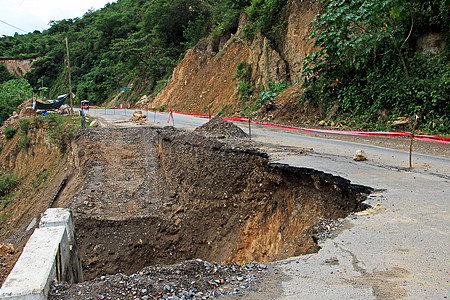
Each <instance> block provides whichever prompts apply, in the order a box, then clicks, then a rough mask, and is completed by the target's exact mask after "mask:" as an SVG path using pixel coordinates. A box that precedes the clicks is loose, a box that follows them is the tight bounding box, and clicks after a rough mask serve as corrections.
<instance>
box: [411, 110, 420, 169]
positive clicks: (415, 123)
mask: <svg viewBox="0 0 450 300" xmlns="http://www.w3.org/2000/svg"><path fill="white" fill-rule="evenodd" d="M418 119H419V116H417V115H416V121H415V122H414V127H413V130H412V133H411V143H410V144H409V168H410V169H412V146H413V141H414V131H416V125H417V120H418Z"/></svg>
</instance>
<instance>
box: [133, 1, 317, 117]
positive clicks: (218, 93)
mask: <svg viewBox="0 0 450 300" xmlns="http://www.w3.org/2000/svg"><path fill="white" fill-rule="evenodd" d="M313 2H314V1H300V0H290V1H289V4H288V8H289V17H288V25H287V28H286V35H285V38H284V40H283V43H282V44H281V45H280V50H279V51H277V50H275V49H274V48H273V47H272V46H271V43H270V42H269V40H268V39H267V38H266V37H263V36H262V35H261V34H258V35H257V36H256V38H255V39H254V40H253V41H252V42H248V41H246V40H244V39H243V38H242V28H243V27H244V26H245V24H246V23H247V20H246V18H245V16H244V15H242V16H241V18H240V24H239V29H238V31H237V32H236V33H235V34H234V35H233V34H232V35H228V36H225V37H223V38H225V39H226V38H228V39H227V40H226V42H225V43H223V45H221V47H220V48H217V49H213V48H214V47H213V46H212V45H209V44H208V43H207V42H203V43H200V44H199V45H197V46H196V47H194V48H192V49H190V50H189V51H188V52H187V53H186V55H185V58H184V60H183V61H182V62H180V63H179V64H178V66H177V67H176V68H175V70H174V72H173V74H172V78H171V80H170V82H169V83H168V85H167V86H166V88H165V89H164V90H163V91H162V92H161V93H159V94H158V95H157V96H156V97H155V99H153V100H150V101H149V102H145V101H144V102H140V103H138V105H144V106H147V107H161V106H163V107H167V108H171V109H174V110H179V111H184V112H190V113H208V108H210V109H211V113H212V114H217V113H219V112H223V113H225V114H233V113H234V112H236V111H241V110H242V109H244V108H245V106H246V105H252V103H251V102H252V101H255V100H256V97H254V98H251V99H250V100H249V101H247V103H245V101H243V100H242V98H241V97H240V95H239V91H238V85H239V79H238V78H237V77H236V71H237V67H238V64H239V63H240V62H246V63H248V64H249V70H250V77H251V79H250V81H251V83H252V84H253V88H254V89H255V93H254V94H256V93H258V92H261V91H263V90H264V89H267V88H268V86H269V84H270V83H279V82H295V81H296V80H298V79H299V74H298V73H297V71H298V70H299V68H300V66H301V64H302V62H303V59H304V58H305V57H306V56H307V55H308V54H310V53H311V52H312V50H313V47H312V45H311V44H310V43H309V42H308V41H307V36H308V31H309V29H308V24H309V23H310V22H311V20H312V19H313V18H314V15H315V11H314V6H313ZM297 89H298V87H297V88H294V89H288V90H287V91H285V93H284V95H283V96H282V97H280V99H282V102H281V101H276V103H277V105H280V106H284V105H285V104H286V103H297V101H298V93H297V92H296V90H297ZM249 102H250V103H249ZM289 107H290V109H289V111H285V113H290V114H296V113H297V111H292V106H289Z"/></svg>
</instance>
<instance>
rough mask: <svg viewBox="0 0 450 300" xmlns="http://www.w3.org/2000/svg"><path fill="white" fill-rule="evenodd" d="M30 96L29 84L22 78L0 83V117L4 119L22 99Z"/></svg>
mask: <svg viewBox="0 0 450 300" xmlns="http://www.w3.org/2000/svg"><path fill="white" fill-rule="evenodd" d="M29 98H31V88H30V84H29V83H28V82H27V81H26V80H25V79H23V78H21V79H12V80H9V81H6V82H4V83H2V84H0V118H1V119H3V120H6V119H7V118H9V117H10V116H11V115H12V113H13V111H15V110H16V109H17V106H19V105H20V104H21V103H22V102H23V101H24V100H26V99H29Z"/></svg>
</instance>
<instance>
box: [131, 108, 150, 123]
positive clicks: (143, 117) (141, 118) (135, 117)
mask: <svg viewBox="0 0 450 300" xmlns="http://www.w3.org/2000/svg"><path fill="white" fill-rule="evenodd" d="M130 120H131V121H135V122H142V121H146V120H147V116H146V115H144V114H143V113H142V111H140V110H138V111H135V112H134V113H133V115H132V116H131V118H130Z"/></svg>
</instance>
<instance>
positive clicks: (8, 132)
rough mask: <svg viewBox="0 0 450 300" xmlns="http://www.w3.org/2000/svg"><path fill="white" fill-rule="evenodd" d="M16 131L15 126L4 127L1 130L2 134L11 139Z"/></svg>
mask: <svg viewBox="0 0 450 300" xmlns="http://www.w3.org/2000/svg"><path fill="white" fill-rule="evenodd" d="M16 133H17V128H14V127H6V128H5V130H4V131H3V134H4V135H5V137H6V139H7V140H10V139H12V138H13V137H14V136H15V135H16Z"/></svg>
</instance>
